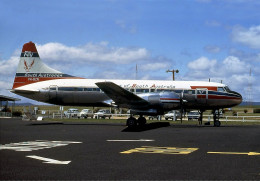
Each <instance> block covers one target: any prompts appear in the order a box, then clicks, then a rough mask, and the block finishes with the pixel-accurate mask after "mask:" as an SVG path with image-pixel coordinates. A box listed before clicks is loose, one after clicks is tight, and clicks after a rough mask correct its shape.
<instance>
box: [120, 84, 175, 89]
mask: <svg viewBox="0 0 260 181" xmlns="http://www.w3.org/2000/svg"><path fill="white" fill-rule="evenodd" d="M120 86H121V87H123V88H125V89H149V88H153V89H174V88H175V86H173V85H155V84H153V85H152V86H150V85H147V84H146V85H144V84H142V85H138V84H126V85H120Z"/></svg>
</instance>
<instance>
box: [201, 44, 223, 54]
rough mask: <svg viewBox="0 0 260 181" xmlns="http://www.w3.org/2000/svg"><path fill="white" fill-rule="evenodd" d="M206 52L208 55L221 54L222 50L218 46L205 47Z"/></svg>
mask: <svg viewBox="0 0 260 181" xmlns="http://www.w3.org/2000/svg"><path fill="white" fill-rule="evenodd" d="M204 50H205V51H206V52H208V53H219V52H220V50H221V48H220V47H218V46H211V45H208V46H205V47H204Z"/></svg>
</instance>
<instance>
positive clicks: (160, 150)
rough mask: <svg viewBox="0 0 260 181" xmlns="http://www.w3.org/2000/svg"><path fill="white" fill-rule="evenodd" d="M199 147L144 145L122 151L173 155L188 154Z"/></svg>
mask: <svg viewBox="0 0 260 181" xmlns="http://www.w3.org/2000/svg"><path fill="white" fill-rule="evenodd" d="M198 149H199V148H178V147H153V146H142V147H141V148H135V149H131V150H127V151H123V152H120V153H122V154H130V153H157V154H172V155H177V154H180V155H187V154H190V153H192V152H194V151H197V150H198Z"/></svg>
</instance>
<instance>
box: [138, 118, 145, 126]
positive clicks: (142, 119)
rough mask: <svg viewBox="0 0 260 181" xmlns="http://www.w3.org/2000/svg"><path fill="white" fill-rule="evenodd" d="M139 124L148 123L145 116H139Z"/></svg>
mask: <svg viewBox="0 0 260 181" xmlns="http://www.w3.org/2000/svg"><path fill="white" fill-rule="evenodd" d="M138 124H139V126H144V125H145V124H146V119H145V117H139V118H138Z"/></svg>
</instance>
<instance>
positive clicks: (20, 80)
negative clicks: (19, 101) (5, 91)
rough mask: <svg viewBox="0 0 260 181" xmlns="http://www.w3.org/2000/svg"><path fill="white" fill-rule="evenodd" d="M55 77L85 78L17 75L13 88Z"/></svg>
mask: <svg viewBox="0 0 260 181" xmlns="http://www.w3.org/2000/svg"><path fill="white" fill-rule="evenodd" d="M55 79H83V78H80V77H15V79H14V84H13V88H12V89H15V88H17V87H21V86H24V85H28V84H32V83H36V82H42V81H47V80H55Z"/></svg>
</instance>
